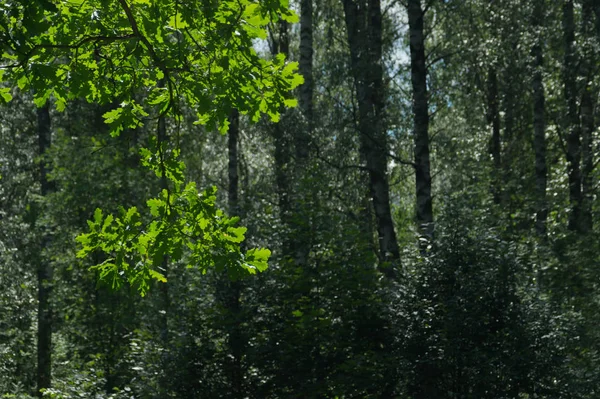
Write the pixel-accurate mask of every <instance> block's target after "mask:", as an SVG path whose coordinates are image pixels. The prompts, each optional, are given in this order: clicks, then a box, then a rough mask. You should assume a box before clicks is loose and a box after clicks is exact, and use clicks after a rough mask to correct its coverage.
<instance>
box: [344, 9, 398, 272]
mask: <svg viewBox="0 0 600 399" xmlns="http://www.w3.org/2000/svg"><path fill="white" fill-rule="evenodd" d="M343 6H344V14H345V21H346V30H347V34H348V43H349V45H350V58H351V68H352V73H353V75H354V81H355V85H356V97H357V100H358V114H359V121H358V130H359V134H360V151H361V155H362V156H363V157H364V159H365V161H366V166H367V170H368V173H369V190H370V193H371V200H372V203H373V209H374V211H375V219H376V224H377V235H378V238H379V252H380V259H381V260H382V261H383V262H394V261H397V260H399V258H400V251H399V249H398V242H397V241H396V232H395V231H394V224H393V220H392V213H391V208H390V190H389V183H388V178H387V139H386V134H385V129H384V117H385V115H384V93H383V68H382V41H381V24H382V21H381V4H380V1H379V0H368V1H367V2H365V1H358V0H343ZM383 271H384V272H385V273H386V274H387V275H388V276H389V277H391V278H394V275H395V271H394V269H393V268H390V267H386V268H384V269H383Z"/></svg>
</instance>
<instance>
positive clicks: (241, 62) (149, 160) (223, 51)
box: [2, 0, 302, 294]
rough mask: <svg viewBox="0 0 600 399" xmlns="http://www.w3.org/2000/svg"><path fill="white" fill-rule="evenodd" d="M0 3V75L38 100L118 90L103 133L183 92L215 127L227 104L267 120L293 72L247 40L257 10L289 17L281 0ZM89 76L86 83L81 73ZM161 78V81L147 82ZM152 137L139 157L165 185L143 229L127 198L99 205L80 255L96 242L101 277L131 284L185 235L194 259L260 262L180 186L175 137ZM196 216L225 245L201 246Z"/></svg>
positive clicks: (170, 109) (253, 34) (106, 96)
mask: <svg viewBox="0 0 600 399" xmlns="http://www.w3.org/2000/svg"><path fill="white" fill-rule="evenodd" d="M32 7H33V9H34V11H35V12H34V13H33V14H32V13H31V11H32V10H31V8H32ZM7 10H8V11H7V12H4V13H3V14H2V17H3V21H2V22H3V24H5V25H7V26H10V27H11V32H13V33H12V36H11V37H9V38H8V40H7V41H6V42H5V43H6V48H5V49H4V51H3V60H4V69H6V70H7V71H8V73H5V74H4V77H3V78H4V80H5V81H11V82H14V83H18V86H19V88H20V89H22V90H24V89H27V88H33V89H34V90H35V93H36V94H35V101H36V104H37V105H39V106H41V105H43V104H45V103H46V101H47V100H48V98H49V97H51V96H52V97H54V98H55V100H56V103H57V109H59V110H62V109H64V107H65V104H66V101H68V100H69V99H75V98H81V97H84V98H86V99H87V100H88V101H93V102H98V103H107V102H110V101H114V100H115V99H118V101H121V103H120V106H119V107H118V108H116V109H114V110H112V111H110V112H108V113H106V114H105V115H104V117H105V119H106V122H107V123H109V124H110V126H111V134H114V135H118V134H119V133H120V132H121V131H122V130H123V128H125V127H129V128H135V127H138V126H140V125H141V124H142V119H143V118H145V117H147V116H149V115H150V114H151V113H153V114H154V115H155V116H158V117H163V116H167V115H170V116H172V117H174V118H176V119H179V118H181V116H182V110H183V106H184V102H183V101H185V105H187V106H190V107H193V108H195V109H196V110H197V115H198V122H199V123H202V124H206V125H207V126H212V127H217V126H219V128H220V129H221V130H222V131H226V126H227V125H226V123H225V119H226V115H227V113H228V112H229V111H228V110H229V109H230V108H231V107H235V108H237V109H238V110H239V111H240V112H241V113H243V114H250V115H252V118H253V119H254V120H257V119H258V118H259V116H260V114H261V113H269V114H270V115H271V118H272V119H273V120H277V119H278V118H279V107H280V105H281V104H283V103H284V96H283V93H284V92H285V91H287V90H291V89H293V88H294V87H296V86H297V85H298V84H300V83H301V82H302V78H301V77H300V76H298V75H296V74H294V72H293V71H294V69H295V68H296V64H293V63H290V64H287V65H286V64H285V61H284V59H285V57H284V56H278V57H276V58H274V59H273V60H272V61H265V60H263V59H260V58H259V57H258V55H257V54H256V52H255V51H254V49H253V48H252V40H253V39H255V38H258V37H264V27H265V26H266V24H267V23H268V21H269V18H268V16H271V15H279V16H280V17H281V18H283V19H284V20H290V21H292V20H294V18H295V15H294V14H293V13H292V12H291V11H289V10H288V9H287V8H286V7H285V5H284V3H280V2H272V3H265V4H259V3H252V2H250V1H245V2H223V3H220V4H219V7H217V8H205V7H204V6H203V5H201V4H196V3H185V4H179V3H177V4H172V3H171V2H166V1H165V2H158V3H154V4H150V3H149V2H147V1H143V0H142V1H140V0H136V1H131V2H130V1H128V0H115V1H112V2H108V3H107V2H102V1H88V2H82V3H81V4H77V5H73V4H71V3H70V2H66V1H65V2H59V3H57V4H54V3H40V4H37V5H31V4H29V3H27V2H20V1H15V2H11V3H9V4H7ZM21 20H22V21H23V24H21V23H19V22H18V21H21ZM89 21H91V22H89ZM53 27H54V29H53ZM58 27H61V29H57V28H58ZM173 42H174V43H176V45H175V46H174V45H172V43H173ZM184 49H185V52H184V51H183V50H184ZM186 54H192V56H191V57H188V56H186ZM209 71H210V72H209ZM250 75H252V76H255V77H259V79H258V80H255V79H253V78H252V77H249V76H250ZM100 76H103V77H104V79H98V78H99V77H100ZM93 77H95V78H96V79H95V80H96V82H97V83H92V84H89V82H90V81H91V78H93ZM161 80H162V81H164V82H166V84H165V86H166V87H161V86H162V85H159V84H157V82H159V81H161ZM140 90H146V91H147V93H146V95H145V99H144V100H143V102H144V105H141V104H139V103H138V101H137V99H136V97H135V93H136V92H138V91H140ZM8 97H10V94H8V93H7V94H6V96H5V99H6V98H8ZM258 98H260V101H258V100H257V99H258ZM286 104H288V105H289V104H290V103H286ZM144 108H146V109H144ZM151 147H152V148H151V149H147V150H144V151H143V153H142V154H143V157H144V164H145V165H146V166H148V167H150V168H151V169H152V170H153V171H154V172H155V173H156V175H157V176H158V177H163V178H166V179H168V180H169V184H170V185H171V186H170V187H169V188H168V189H166V190H164V191H163V193H162V194H161V196H159V197H158V198H155V199H153V200H151V201H150V202H149V203H148V206H149V207H150V214H151V215H150V216H151V217H153V218H155V220H154V222H152V223H150V224H149V225H148V227H149V228H150V230H149V231H146V230H145V228H146V227H145V223H144V222H143V221H142V219H141V215H140V213H139V212H138V211H137V209H136V208H130V209H128V210H124V211H123V212H122V215H121V216H120V217H117V218H115V217H114V216H112V215H108V216H106V217H105V216H104V214H103V213H102V212H101V211H98V212H96V213H95V216H94V223H93V224H91V225H90V227H91V233H89V234H87V235H83V236H81V237H80V242H81V244H82V246H83V249H82V251H81V252H80V255H81V256H86V255H88V254H90V253H92V252H94V251H97V250H101V251H102V252H105V253H106V254H107V255H108V256H109V259H108V260H107V261H105V262H104V263H102V264H100V265H98V268H99V269H101V270H102V276H103V277H105V278H109V279H111V280H112V284H113V285H114V286H115V287H117V286H119V285H120V284H121V277H120V274H119V272H121V271H123V272H124V276H125V280H127V281H128V282H129V283H130V284H133V285H135V286H137V287H138V288H139V290H140V292H141V293H142V294H144V293H145V292H146V290H147V288H148V280H149V279H151V278H155V279H159V280H164V279H165V278H164V276H163V275H162V274H161V273H160V272H158V271H156V268H157V267H158V266H159V265H160V264H161V263H162V260H163V258H164V257H166V256H170V257H172V258H178V257H179V256H181V255H180V253H181V248H182V246H183V245H184V243H187V244H188V245H190V246H195V248H196V250H195V255H194V256H193V258H194V259H195V260H196V261H198V262H199V263H200V264H203V265H204V266H202V267H207V266H210V265H213V264H215V263H218V264H219V263H220V266H219V267H224V265H223V263H222V262H223V261H224V260H227V261H228V262H229V261H230V262H232V264H236V265H239V266H242V268H244V269H246V270H247V271H254V270H256V269H257V268H258V269H264V268H265V267H266V262H265V261H266V258H265V256H266V255H267V252H266V251H254V250H250V251H249V252H248V253H247V254H246V256H245V257H244V256H243V255H242V254H241V253H240V252H239V245H236V244H238V243H239V242H240V241H241V240H243V229H240V228H234V227H233V224H234V223H235V222H234V221H233V220H232V219H229V220H228V221H225V222H223V221H220V219H221V213H220V211H219V212H217V211H216V210H215V209H214V200H212V199H211V198H213V196H212V193H211V192H210V190H209V191H207V192H205V194H204V196H203V197H202V198H203V199H202V200H199V199H198V198H200V197H198V195H197V194H198V193H197V190H196V188H195V186H193V185H190V184H188V185H186V186H183V183H184V180H183V171H182V169H183V164H182V163H181V162H178V161H177V160H176V158H177V154H178V150H177V148H175V149H174V151H171V149H169V148H168V146H167V145H166V143H163V142H161V141H160V137H158V140H157V141H155V143H154V145H152V146H151ZM155 160H156V161H155ZM176 203H179V204H181V205H182V206H181V207H179V206H174V205H175V204H176ZM198 219H202V220H205V221H209V223H210V226H211V229H213V231H214V232H215V233H217V232H219V231H220V232H221V236H220V238H218V241H220V244H216V241H214V242H213V243H215V244H216V245H217V247H219V248H221V249H222V250H224V253H222V254H221V255H219V256H216V257H215V258H213V257H212V256H208V257H207V256H206V252H205V251H204V249H206V246H205V245H206V242H203V241H198V240H197V238H198V237H197V234H199V233H200V231H199V230H197V228H193V227H190V225H189V224H188V223H190V222H191V221H192V220H198ZM178 223H179V226H176V224H178ZM181 229H183V230H181ZM182 233H183V234H182ZM115 234H116V236H117V237H121V239H120V240H119V242H120V243H119V244H115V241H114V240H113V238H112V237H115ZM229 234H234V238H229ZM109 242H112V244H109V245H105V244H107V243H109ZM123 243H125V245H123ZM211 245H212V244H211ZM201 248H204V249H201ZM126 254H128V255H127V256H126ZM130 255H133V257H131V256H130ZM236 257H237V260H234V259H235V258H236ZM138 261H141V264H142V265H143V267H142V269H141V270H134V268H133V267H132V265H134V264H136V263H137V262H138ZM130 262H131V263H130ZM252 262H255V264H254V265H253V264H252Z"/></svg>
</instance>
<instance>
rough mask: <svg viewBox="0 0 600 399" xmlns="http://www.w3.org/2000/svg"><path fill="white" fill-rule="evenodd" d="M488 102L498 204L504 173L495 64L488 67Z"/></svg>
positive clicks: (494, 190) (493, 193)
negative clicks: (501, 177)
mask: <svg viewBox="0 0 600 399" xmlns="http://www.w3.org/2000/svg"><path fill="white" fill-rule="evenodd" d="M487 102H488V107H487V122H488V124H489V125H491V126H492V137H491V139H490V148H489V151H490V154H491V156H492V160H493V163H494V170H493V173H492V175H493V176H492V195H493V197H494V203H495V204H497V205H498V204H500V201H501V198H502V195H501V194H502V184H501V179H500V176H501V175H502V156H501V148H502V144H501V140H500V110H499V106H498V75H497V73H496V68H495V67H493V66H490V67H489V68H488V78H487Z"/></svg>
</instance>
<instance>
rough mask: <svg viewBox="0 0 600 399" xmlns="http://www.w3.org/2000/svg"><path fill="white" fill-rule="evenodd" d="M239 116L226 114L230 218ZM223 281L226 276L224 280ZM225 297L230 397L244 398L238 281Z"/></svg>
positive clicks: (234, 211)
mask: <svg viewBox="0 0 600 399" xmlns="http://www.w3.org/2000/svg"><path fill="white" fill-rule="evenodd" d="M239 126H240V115H239V112H238V110H237V109H233V110H232V111H231V113H230V114H229V136H228V140H227V147H228V152H229V164H228V177H229V187H228V190H227V197H228V202H229V214H230V216H241V212H240V206H239V188H238V187H239V174H238V170H239V165H238V159H239V156H238V143H239ZM226 278H227V277H226ZM225 286H226V287H227V288H226V289H227V294H226V296H227V298H226V301H225V302H226V303H225V306H226V307H227V308H228V310H229V312H230V314H231V318H232V324H231V332H230V334H229V336H228V344H229V349H230V350H231V360H230V361H231V363H230V372H229V373H228V374H229V376H230V383H231V389H232V391H233V397H234V398H239V399H241V398H243V397H244V373H243V370H242V357H243V352H244V346H245V342H244V338H243V335H242V330H241V328H242V327H241V320H240V317H241V309H240V308H241V304H240V295H241V291H242V286H241V282H240V281H231V280H229V279H228V278H227V281H226V283H225Z"/></svg>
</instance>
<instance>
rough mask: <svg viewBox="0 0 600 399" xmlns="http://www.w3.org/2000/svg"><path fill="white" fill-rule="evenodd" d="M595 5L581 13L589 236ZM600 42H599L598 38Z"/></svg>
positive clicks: (584, 215)
mask: <svg viewBox="0 0 600 399" xmlns="http://www.w3.org/2000/svg"><path fill="white" fill-rule="evenodd" d="M593 3H594V1H592V0H586V1H584V2H583V9H582V12H581V15H582V18H581V33H582V36H583V39H584V41H585V44H584V46H583V57H582V60H581V76H582V77H583V81H584V82H585V83H584V84H585V86H584V87H583V93H582V94H581V162H582V165H581V193H582V204H581V223H580V224H581V230H582V232H589V231H591V230H592V228H593V221H592V202H593V182H592V172H593V171H594V157H593V149H592V142H593V133H594V130H595V128H596V123H595V115H594V108H595V100H594V99H595V98H596V97H597V93H594V86H593V79H594V77H595V76H594V75H595V74H594V73H593V72H592V68H593V65H595V63H596V57H595V52H594V48H593V46H591V45H590V44H591V43H592V41H593V35H594V26H593V21H592V17H593V6H594V5H593ZM599 39H600V38H599Z"/></svg>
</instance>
